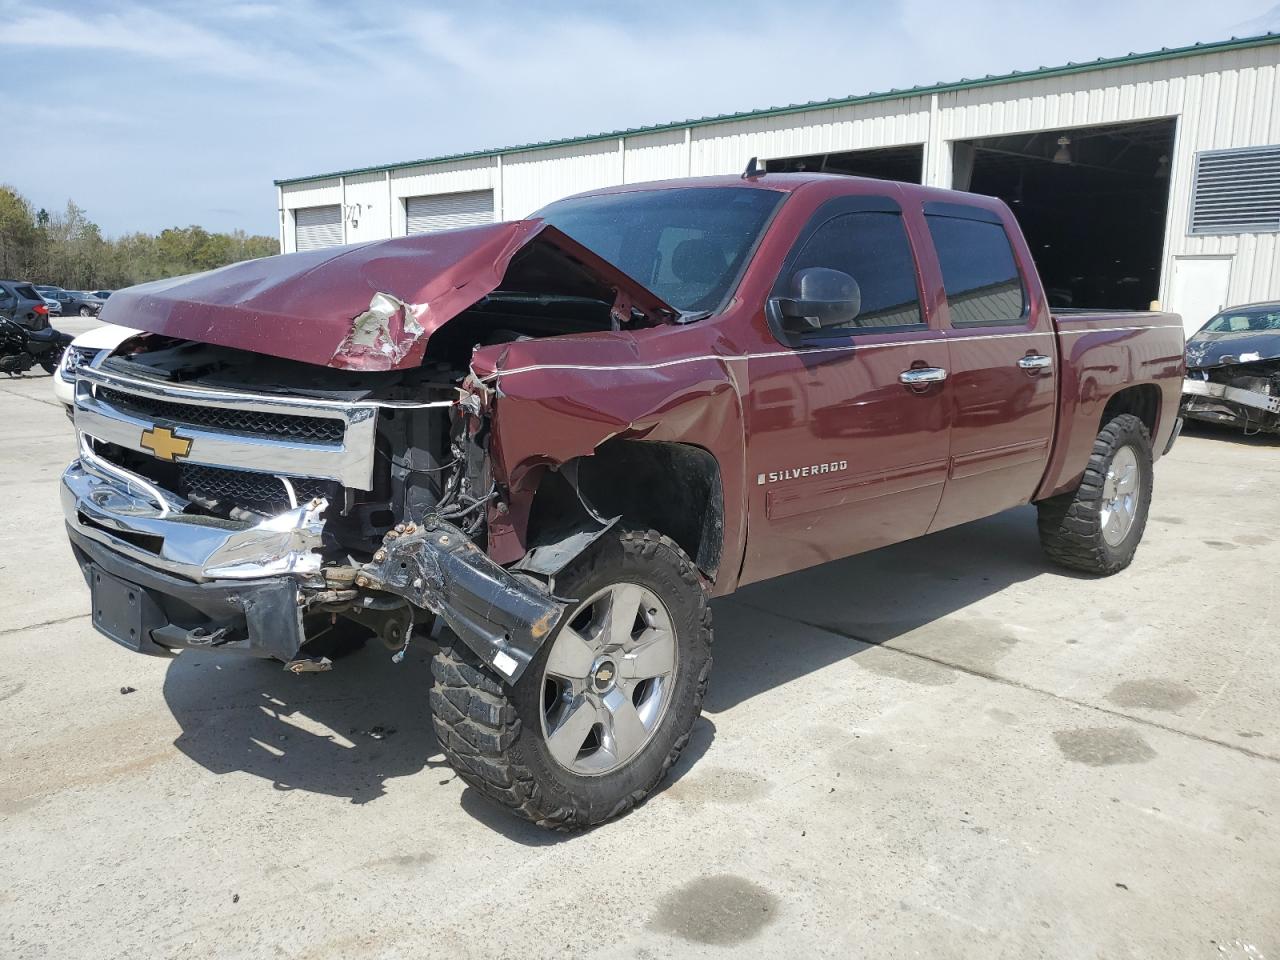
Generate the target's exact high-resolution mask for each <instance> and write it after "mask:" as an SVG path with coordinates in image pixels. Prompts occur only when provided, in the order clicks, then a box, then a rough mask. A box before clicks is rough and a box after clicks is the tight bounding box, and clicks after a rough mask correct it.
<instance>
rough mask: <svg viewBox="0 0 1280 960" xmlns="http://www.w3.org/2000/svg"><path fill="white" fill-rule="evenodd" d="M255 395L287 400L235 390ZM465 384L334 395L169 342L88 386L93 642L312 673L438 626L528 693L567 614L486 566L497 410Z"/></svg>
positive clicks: (426, 376) (359, 382)
mask: <svg viewBox="0 0 1280 960" xmlns="http://www.w3.org/2000/svg"><path fill="white" fill-rule="evenodd" d="M251 377H253V378H256V381H257V382H262V383H270V384H272V387H270V388H267V389H265V390H262V391H261V392H254V393H250V392H248V391H245V390H243V389H240V388H236V387H234V386H232V385H233V384H236V383H244V382H248V381H249V380H250V378H251ZM462 381H463V374H462V373H461V372H458V371H455V370H454V369H452V368H446V367H445V366H444V365H442V364H438V365H435V366H431V365H428V366H425V367H423V368H421V369H419V370H415V371H412V372H406V373H400V372H380V373H360V372H347V371H325V377H324V378H323V381H321V380H318V379H317V377H316V375H315V372H314V371H312V370H310V369H307V368H304V367H303V365H300V364H296V363H293V362H291V361H283V360H275V359H271V358H261V357H252V356H247V355H244V354H241V353H239V352H238V351H232V350H228V349H226V348H218V347H210V346H207V345H202V344H192V343H174V342H166V341H163V340H161V341H154V342H153V344H152V349H150V350H147V351H141V352H138V353H135V354H132V355H130V356H128V357H123V358H112V361H111V362H110V363H109V364H107V365H104V366H103V367H102V368H100V369H95V370H92V371H87V372H86V373H85V376H84V377H83V378H82V379H81V380H80V381H79V382H78V383H77V387H76V390H77V394H76V407H75V422H76V427H77V432H78V434H79V442H80V447H81V456H80V459H79V460H77V461H76V463H74V464H73V465H72V466H71V468H69V469H68V470H67V472H66V474H65V475H64V478H63V491H64V493H63V499H64V512H65V514H66V518H67V524H68V527H69V529H70V531H71V533H72V541H73V543H74V544H75V545H76V549H77V556H78V558H79V559H80V561H81V566H82V568H83V569H84V572H85V575H86V577H87V578H88V579H89V582H90V585H91V586H93V587H94V589H95V590H97V591H98V593H99V594H100V595H101V600H102V603H101V604H100V605H95V606H100V607H101V609H102V610H104V611H106V612H105V613H104V616H103V619H102V620H101V622H98V623H97V624H96V625H97V626H98V628H99V629H100V630H101V631H102V632H104V633H106V634H107V635H108V636H111V637H112V638H113V639H116V640H117V641H118V642H122V643H125V644H126V645H128V646H130V647H132V648H133V649H137V650H140V651H143V652H153V653H155V652H163V651H164V650H173V649H184V648H208V649H212V648H216V649H223V650H226V651H236V650H238V651H242V652H246V653H250V654H254V655H258V656H272V657H277V658H279V659H282V660H285V661H287V662H289V663H290V664H291V666H292V667H294V668H296V669H314V668H316V666H317V665H318V664H320V663H321V662H322V661H324V659H325V656H326V654H327V653H328V652H329V651H330V650H331V649H333V648H334V647H335V644H337V646H341V645H342V642H345V641H349V640H352V639H360V638H368V637H377V638H379V639H380V640H381V641H382V642H383V643H385V644H386V646H387V647H389V648H391V649H394V650H398V651H403V650H404V648H405V646H406V644H407V642H408V640H409V638H410V637H411V636H412V633H413V630H414V628H415V626H416V627H425V626H427V625H428V622H429V621H431V620H432V619H433V618H434V617H437V616H439V617H440V618H441V619H442V620H443V621H444V623H446V624H448V625H449V626H450V627H451V628H452V629H453V630H454V631H455V632H456V633H457V634H458V635H459V637H460V638H461V639H462V640H463V641H464V642H466V643H467V644H468V645H470V646H472V647H473V648H474V649H475V650H476V652H477V653H478V654H479V655H480V656H482V657H483V658H484V659H485V660H486V661H487V662H489V663H490V664H492V665H493V666H494V668H495V669H496V670H498V671H499V672H500V673H501V674H502V675H503V676H505V677H508V678H510V679H513V680H514V679H515V678H516V677H518V676H519V675H520V672H521V671H522V670H523V668H524V665H525V664H527V663H528V662H529V660H530V658H531V657H532V656H533V654H534V653H535V652H536V650H537V648H538V646H539V645H540V643H541V641H542V639H543V638H544V637H545V635H546V633H547V632H548V631H549V630H550V629H551V628H552V627H553V626H554V624H555V622H556V621H557V619H558V616H559V613H560V610H561V607H560V605H559V604H558V603H557V602H555V601H554V600H552V599H551V598H550V596H549V594H548V593H547V591H546V590H545V589H544V588H542V587H541V586H540V584H539V582H538V581H536V580H534V579H533V578H532V577H530V578H529V579H521V578H520V577H519V576H516V575H512V574H509V573H507V571H506V570H504V569H503V568H502V567H500V566H498V565H497V564H496V563H494V562H493V561H491V560H490V559H489V558H488V556H487V555H486V553H485V544H486V539H487V520H488V516H489V508H490V507H491V506H492V507H494V508H495V509H498V510H501V509H503V507H505V506H506V504H505V502H504V501H503V500H502V496H503V490H502V489H500V485H499V483H498V481H497V480H496V478H495V476H494V473H493V470H492V465H491V460H490V451H489V443H490V408H489V403H488V398H484V397H482V396H481V394H480V392H478V391H477V389H475V388H471V389H468V388H464V387H463V386H462ZM424 531H431V532H432V533H435V534H436V535H437V536H436V538H433V537H431V536H427V535H425V534H424V533H423V532H424ZM441 531H443V532H442V533H441ZM415 534H418V536H415ZM440 536H443V537H444V538H445V540H446V541H447V542H445V543H441V542H439V539H438V537H440ZM388 557H395V558H396V562H403V563H404V564H405V566H404V568H398V567H397V568H395V569H393V568H391V567H389V566H387V563H390V562H391V561H390V560H388V559H387V558H388ZM401 570H405V571H408V570H412V571H413V572H414V576H412V577H408V578H407V579H406V577H405V576H401V575H400V572H401ZM415 581H418V582H419V586H417V587H415V586H414V585H413V584H414V582H415ZM131 597H132V599H131Z"/></svg>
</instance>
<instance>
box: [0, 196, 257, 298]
mask: <svg viewBox="0 0 1280 960" xmlns="http://www.w3.org/2000/svg"><path fill="white" fill-rule="evenodd" d="M279 252H280V245H279V243H278V242H277V240H276V238H275V237H264V236H254V235H252V234H248V233H245V232H244V231H243V230H235V231H233V232H231V233H210V232H209V231H208V230H205V229H204V228H203V227H197V226H190V227H171V228H169V229H167V230H161V231H160V232H159V233H158V234H151V233H129V234H125V235H124V236H121V237H115V238H111V237H104V236H103V235H102V230H101V229H100V228H99V227H98V225H97V224H96V223H94V222H93V221H92V220H90V219H89V218H88V216H87V215H86V214H85V212H84V210H83V209H82V208H81V207H79V206H78V205H77V204H76V203H74V202H73V201H70V200H68V201H67V208H66V210H64V211H62V212H61V213H49V212H48V211H47V210H43V209H41V210H36V209H33V207H32V205H31V203H30V202H29V201H28V200H27V199H26V197H24V196H22V194H20V193H18V191H16V190H14V189H13V188H12V187H8V186H0V277H3V278H5V279H12V280H29V281H31V282H32V283H44V284H50V285H52V286H59V287H64V288H65V289H68V290H103V289H105V290H116V289H119V288H120V287H127V286H130V285H132V284H135V283H143V282H145V281H147V280H159V279H162V278H164V277H175V276H178V275H180V274H184V273H195V272H198V271H200V270H212V269H213V268H214V267H222V266H225V265H227V264H228V263H236V262H237V261H240V260H251V259H253V258H255V257H269V256H271V255H273V254H276V253H279Z"/></svg>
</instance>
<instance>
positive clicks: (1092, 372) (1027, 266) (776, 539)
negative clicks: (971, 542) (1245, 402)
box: [62, 169, 1184, 830]
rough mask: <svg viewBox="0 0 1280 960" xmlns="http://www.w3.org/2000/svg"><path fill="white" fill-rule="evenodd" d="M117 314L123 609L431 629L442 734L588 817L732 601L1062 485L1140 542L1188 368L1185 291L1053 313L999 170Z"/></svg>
mask: <svg viewBox="0 0 1280 960" xmlns="http://www.w3.org/2000/svg"><path fill="white" fill-rule="evenodd" d="M102 315H103V318H104V319H105V320H107V321H108V322H114V323H119V324H125V325H128V326H130V327H134V328H138V329H140V330H142V331H145V332H144V333H142V334H140V335H138V336H135V337H132V338H130V339H128V340H126V341H125V342H124V343H122V344H120V345H119V346H118V347H116V348H114V349H112V350H104V351H102V352H101V353H99V354H97V355H95V356H94V357H93V358H92V359H91V360H90V361H89V362H87V363H81V364H79V365H77V367H76V368H75V370H74V377H75V397H74V400H75V405H74V418H73V419H74V423H75V430H76V434H77V437H78V450H79V456H78V458H77V459H76V460H75V462H73V463H72V464H71V466H70V467H69V468H68V469H67V471H66V472H65V474H64V476H63V478H62V502H63V506H64V509H65V516H66V523H67V529H68V532H69V535H70V538H71V544H72V547H73V549H74V551H75V554H76V557H77V559H78V561H79V563H80V565H81V567H82V568H83V571H84V574H85V576H86V578H87V580H88V582H89V584H90V587H91V590H92V600H93V623H94V626H95V627H96V628H97V629H98V630H99V631H101V632H102V633H104V634H106V635H107V636H108V637H110V638H111V639H113V640H115V641H116V642H117V643H120V644H122V645H124V646H126V647H128V648H130V649H132V650H136V651H140V652H143V653H152V654H169V653H171V652H173V651H180V650H186V649H198V650H206V651H209V650H216V651H219V652H221V653H224V654H226V655H228V656H230V655H235V654H242V655H249V656H258V657H272V658H276V659H278V660H280V661H282V662H284V663H285V664H286V665H287V666H288V667H289V668H290V669H292V670H294V671H298V672H301V671H310V670H317V669H326V668H328V667H330V666H331V665H332V659H333V658H332V657H331V656H329V654H330V653H333V654H335V655H336V652H338V649H339V648H338V647H335V645H334V644H335V641H338V640H340V641H342V642H343V643H347V644H356V643H359V642H360V641H361V639H365V640H368V641H369V642H374V643H376V642H377V641H381V642H382V643H384V644H385V645H386V646H387V647H388V648H389V649H390V650H394V651H396V653H395V656H394V657H393V659H396V658H400V657H402V656H403V654H404V652H405V649H406V647H407V646H408V644H409V642H410V640H411V638H412V637H413V636H414V635H415V633H416V634H418V635H419V636H423V635H425V634H427V633H428V632H430V633H431V635H432V636H433V637H434V638H435V642H434V643H433V644H432V645H431V646H429V647H428V649H429V650H430V651H431V656H432V675H433V678H434V679H433V686H432V689H431V690H430V691H429V693H428V695H429V700H430V708H431V711H432V716H433V724H434V728H435V732H436V734H437V736H438V739H439V744H440V747H441V749H442V750H443V751H444V753H445V754H446V755H447V757H448V759H449V760H450V762H451V763H452V764H453V765H454V767H455V768H456V769H457V771H458V773H459V775H460V776H461V777H462V778H463V779H464V780H465V781H466V782H467V783H469V784H471V785H472V786H473V787H475V788H476V789H477V790H478V791H480V792H481V793H483V794H484V795H486V796H487V797H490V798H492V799H493V800H495V801H497V802H498V803H501V804H504V805H506V806H507V807H509V808H510V809H511V810H512V811H514V812H515V813H517V814H519V815H520V816H522V817H525V818H527V819H529V820H531V821H534V822H535V823H538V824H541V825H543V826H547V827H553V828H558V829H564V830H568V829H574V828H580V827H585V826H588V825H591V824H596V823H600V822H602V821H605V820H608V819H609V818H611V817H614V816H616V815H618V814H621V813H623V812H625V811H627V810H628V809H630V808H631V807H632V806H634V805H635V804H636V803H638V802H640V801H641V800H643V799H644V797H645V796H646V795H648V794H649V793H650V792H651V791H652V790H653V789H654V788H655V786H656V785H657V784H658V783H659V782H660V781H661V779H662V777H663V775H664V773H665V771H666V770H667V769H668V768H669V767H670V766H671V764H672V763H673V762H675V760H676V759H677V757H678V756H679V755H680V752H681V750H682V749H683V748H684V746H685V745H686V743H687V742H688V740H689V734H690V729H691V727H692V725H693V723H694V720H695V718H696V717H697V716H698V713H699V710H700V707H701V703H702V700H703V695H704V692H705V690H706V687H707V679H708V676H709V674H710V670H711V640H712V629H711V608H710V606H709V600H710V599H711V598H713V597H719V596H725V595H727V594H730V593H732V592H733V591H735V590H736V589H737V588H739V587H741V586H744V585H746V584H751V583H755V582H757V581H761V580H765V579H768V578H771V577H777V576H781V575H783V574H789V573H793V572H795V571H797V570H801V569H804V568H806V567H811V566H813V565H815V564H819V563H824V562H826V561H830V560H835V559H837V558H840V557H847V556H849V555H851V554H856V553H860V552H862V551H867V550H872V549H875V548H877V547H881V546H884V545H886V544H892V543H896V542H899V541H903V540H907V539H909V538H912V537H919V536H922V535H924V534H927V533H930V532H932V531H936V530H942V529H945V528H947V527H951V526H954V525H956V524H961V523H966V522H968V521H970V520H976V519H978V518H981V517H986V516H990V515H992V514H995V513H997V512H1000V511H1003V510H1007V509H1009V508H1011V507H1016V506H1018V505H1021V504H1027V503H1035V504H1036V505H1037V507H1038V510H1039V535H1040V538H1041V541H1042V542H1043V544H1044V548H1045V550H1046V552H1047V553H1048V556H1049V557H1050V558H1051V559H1052V560H1054V561H1057V562H1058V563H1060V564H1064V565H1066V566H1067V567H1071V568H1073V569H1075V570H1080V571H1086V572H1088V573H1093V574H1101V575H1105V574H1111V573H1115V572H1116V571H1118V570H1121V569H1123V568H1124V567H1125V566H1126V565H1128V564H1129V562H1130V560H1131V559H1132V558H1133V555H1134V551H1135V549H1136V548H1137V546H1138V542H1139V540H1140V539H1141V537H1142V534H1143V528H1144V526H1145V524H1146V518H1147V510H1148V505H1149V503H1150V499H1151V492H1152V464H1153V461H1154V460H1155V459H1156V458H1157V457H1158V456H1159V455H1160V454H1161V453H1163V452H1164V451H1165V450H1166V449H1167V447H1168V446H1169V445H1171V444H1172V442H1173V439H1174V437H1175V436H1176V434H1177V429H1178V426H1179V424H1180V421H1179V420H1178V404H1179V396H1180V392H1181V388H1182V381H1183V372H1184V358H1183V338H1182V332H1181V331H1182V327H1181V324H1180V322H1179V320H1178V319H1177V317H1175V316H1171V315H1168V314H1162V313H1116V312H1096V313H1086V312H1077V313H1070V314H1053V313H1051V312H1050V310H1049V308H1048V306H1047V305H1046V302H1045V293H1044V290H1043V289H1042V287H1041V283H1040V280H1039V278H1038V276H1037V274H1036V270H1035V267H1034V266H1033V263H1032V259H1031V254H1030V251H1029V250H1028V248H1027V244H1026V242H1025V241H1024V239H1023V237H1022V234H1021V232H1020V231H1019V229H1018V226H1017V223H1016V221H1015V219H1014V217H1013V215H1012V214H1011V213H1010V211H1009V209H1008V208H1007V207H1006V206H1005V205H1004V204H1003V203H1001V202H1000V201H998V200H995V199H991V198H987V197H980V196H975V195H970V194H963V193H956V192H950V191H943V190H937V189H929V188H924V187H920V186H913V185H907V184H900V183H891V182H886V181H878V180H867V179H858V178H851V177H843V176H823V175H807V174H794V175H793V174H766V175H759V174H756V173H754V171H753V170H752V169H749V171H748V174H747V175H744V176H742V177H713V178H707V179H690V180H681V181H671V182H664V183H655V184H644V185H628V186H623V187H616V188H611V189H605V190H600V191H597V192H594V193H589V194H584V195H581V196H576V197H571V198H569V199H566V200H562V201H559V202H556V203H553V204H551V205H550V206H548V207H546V208H545V209H543V210H542V211H540V212H539V213H537V214H536V215H534V216H532V217H530V218H528V219H525V220H520V221H515V222H508V223H494V224H489V225H483V226H476V227H470V228H465V229H458V230H453V231H448V232H443V233H435V234H429V235H418V236H407V237H399V238H395V239H391V240H385V241H378V242H373V243H366V244H359V245H353V246H345V247H337V248H330V249H324V250H315V251H307V252H302V253H294V254H289V255H285V256H279V257H271V258H267V259H262V260H255V261H250V262H246V263H240V264H236V265H233V266H228V267H223V268H221V269H219V270H214V271H211V272H209V273H204V274H199V275H195V276H189V277H181V278H177V279H174V280H165V281H158V282H155V283H150V284H145V285H142V286H137V287H133V288H132V289H129V290H123V291H120V292H118V293H116V295H115V296H113V297H112V298H111V299H110V300H109V301H108V302H107V304H106V306H105V307H104V308H103V312H102ZM975 562H980V561H979V560H978V559H977V558H975ZM850 602H853V603H856V602H857V601H856V590H854V591H852V594H851V598H850ZM424 692H426V691H424Z"/></svg>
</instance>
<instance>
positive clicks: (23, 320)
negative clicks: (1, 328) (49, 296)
mask: <svg viewBox="0 0 1280 960" xmlns="http://www.w3.org/2000/svg"><path fill="white" fill-rule="evenodd" d="M0 317H8V318H9V319H10V320H14V321H16V322H17V323H20V324H21V325H22V326H24V327H26V328H27V329H28V330H44V329H46V328H47V327H48V326H49V305H48V304H47V303H45V302H44V297H42V296H40V292H39V291H38V290H36V288H35V287H34V286H32V285H31V284H29V283H27V282H26V281H24V280H0Z"/></svg>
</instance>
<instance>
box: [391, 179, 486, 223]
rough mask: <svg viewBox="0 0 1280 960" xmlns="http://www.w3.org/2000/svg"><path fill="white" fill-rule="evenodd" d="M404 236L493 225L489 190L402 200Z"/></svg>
mask: <svg viewBox="0 0 1280 960" xmlns="http://www.w3.org/2000/svg"><path fill="white" fill-rule="evenodd" d="M404 204H405V214H406V226H407V230H406V232H407V233H436V232H438V231H440V230H452V229H453V228H454V227H474V226H475V225H476V224H478V223H493V191H492V190H474V191H472V192H470V193H441V194H436V195H435V196H433V197H409V198H408V199H406V200H405V202H404Z"/></svg>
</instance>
